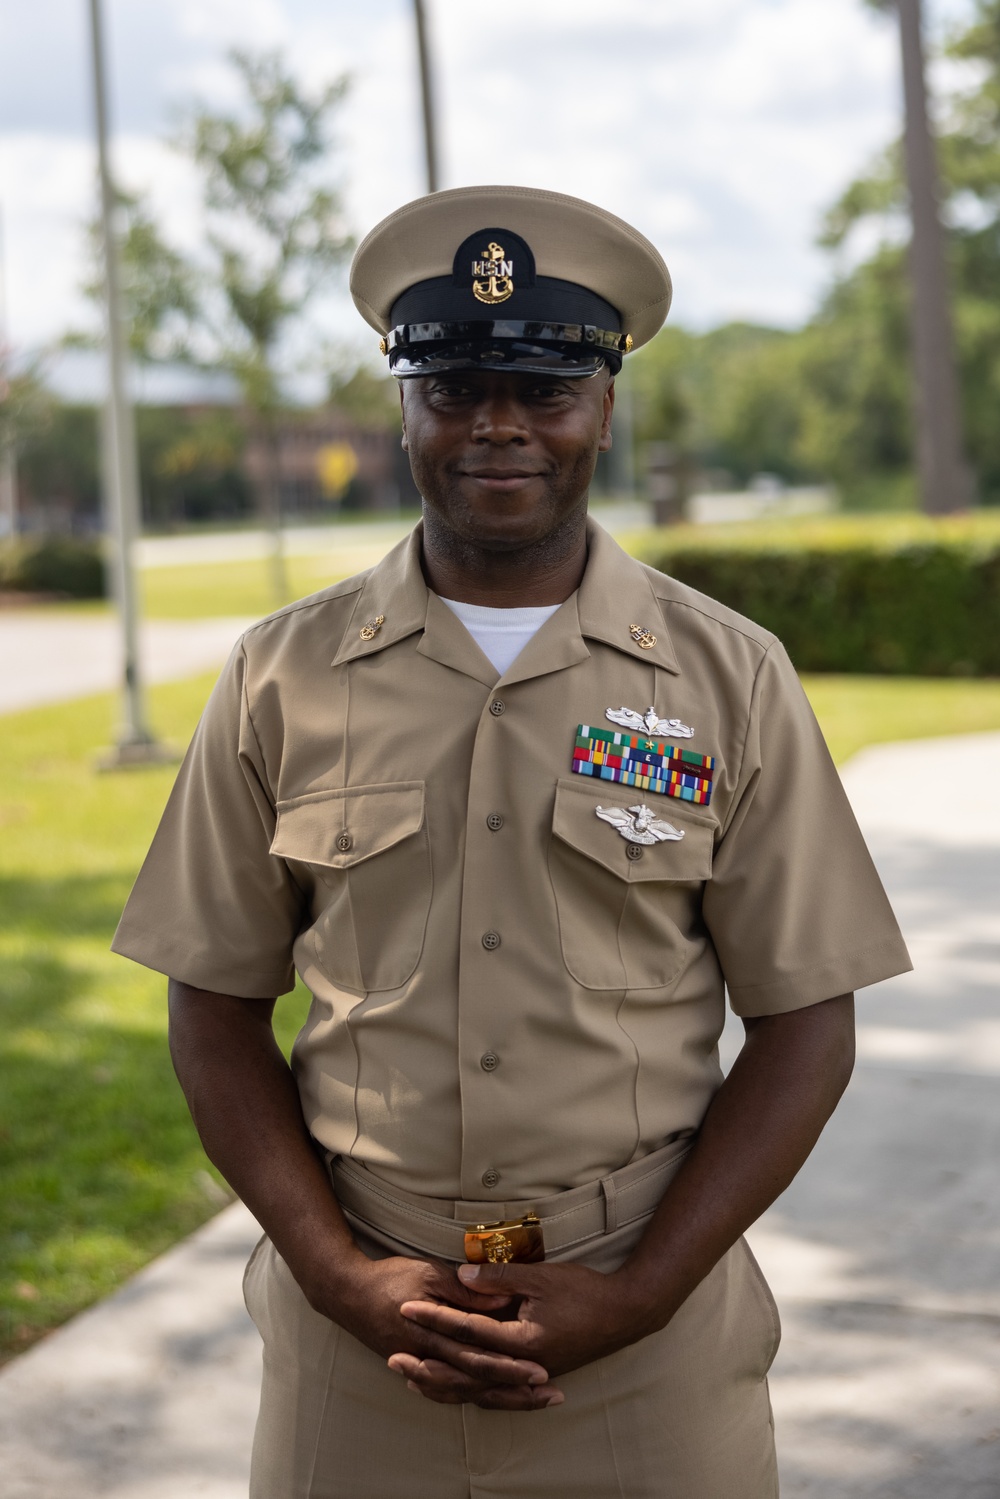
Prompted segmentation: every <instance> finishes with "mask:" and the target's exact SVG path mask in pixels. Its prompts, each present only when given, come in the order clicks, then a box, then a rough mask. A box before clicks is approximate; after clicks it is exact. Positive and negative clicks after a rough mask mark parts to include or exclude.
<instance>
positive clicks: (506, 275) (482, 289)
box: [472, 239, 514, 304]
mask: <svg viewBox="0 0 1000 1499" xmlns="http://www.w3.org/2000/svg"><path fill="white" fill-rule="evenodd" d="M472 276H473V281H472V295H473V296H474V297H475V298H476V301H477V302H486V303H488V304H492V303H496V302H506V300H507V298H508V297H509V296H511V295H512V294H513V291H514V262H513V261H512V260H504V257H503V246H502V245H498V244H497V242H496V240H492V239H491V240H490V242H489V244H488V245H487V246H486V249H485V250H484V251H483V258H482V260H474V261H473V262H472ZM477 278H478V279H477Z"/></svg>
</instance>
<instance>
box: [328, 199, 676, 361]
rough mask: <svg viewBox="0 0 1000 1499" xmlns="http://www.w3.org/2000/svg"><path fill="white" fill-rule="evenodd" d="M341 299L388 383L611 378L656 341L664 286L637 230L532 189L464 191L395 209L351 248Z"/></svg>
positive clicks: (658, 264)
mask: <svg viewBox="0 0 1000 1499" xmlns="http://www.w3.org/2000/svg"><path fill="white" fill-rule="evenodd" d="M351 293H352V295H353V297H354V301H355V304H356V306H357V308H358V310H359V311H360V313H361V314H362V316H363V317H364V318H365V319H366V320H367V322H369V323H370V324H371V325H372V327H373V328H375V329H377V330H378V332H379V333H380V334H381V335H382V336H381V338H380V341H379V347H380V349H381V351H382V353H383V354H384V355H386V356H387V357H388V361H389V371H390V373H391V374H393V375H395V376H396V377H397V378H399V379H403V380H405V379H412V378H414V377H416V376H420V375H432V374H436V373H438V372H441V371H449V370H476V369H487V370H513V371H522V372H524V373H529V374H530V373H536V374H545V375H553V376H557V377H561V378H567V377H570V378H572V377H576V378H580V377H586V376H589V375H594V374H596V373H597V371H598V370H599V369H600V368H601V366H602V365H604V364H607V365H608V366H609V368H610V369H611V372H612V373H613V374H617V372H618V370H619V369H620V368H621V363H622V359H623V357H624V355H625V354H627V353H629V352H630V351H631V350H632V349H633V348H638V347H639V346H640V345H641V344H643V343H646V342H647V341H648V340H649V339H650V338H652V337H653V335H654V334H655V333H656V332H657V331H658V329H659V328H660V327H661V325H662V323H663V320H664V318H665V317H666V315H667V310H668V308H669V306H670V297H671V286H670V276H669V273H668V271H667V268H666V266H665V265H664V263H663V260H662V259H661V257H660V255H659V252H658V251H657V250H656V249H655V247H654V246H653V245H652V244H650V242H649V240H647V239H646V238H645V237H644V236H643V235H642V234H640V233H639V231H638V230H636V229H633V228H632V227H631V225H629V224H626V223H625V221H624V220H622V219H619V218H616V217H615V215H614V214H610V213H608V212H607V211H606V210H605V209H603V208H598V207H597V206H596V205H595V204H593V203H586V202H584V201H583V200H582V199H580V198H571V197H568V196H567V195H566V194H564V193H552V192H545V191H542V190H540V189H537V188H521V187H469V188H456V189H454V190H452V191H449V192H441V193H433V194H431V195H430V196H428V197H425V198H418V199H417V200H416V201H415V202H413V203H408V204H406V205H405V206H404V207H403V208H400V209H398V210H397V211H396V213H394V214H390V216H389V217H388V218H387V219H383V221H382V222H381V223H380V224H378V225H376V227H375V228H374V229H373V230H372V231H371V233H370V234H369V235H368V236H367V237H366V239H365V240H363V242H362V244H361V245H360V246H359V248H358V252H357V254H356V256H355V258H354V264H353V266H352V268H351Z"/></svg>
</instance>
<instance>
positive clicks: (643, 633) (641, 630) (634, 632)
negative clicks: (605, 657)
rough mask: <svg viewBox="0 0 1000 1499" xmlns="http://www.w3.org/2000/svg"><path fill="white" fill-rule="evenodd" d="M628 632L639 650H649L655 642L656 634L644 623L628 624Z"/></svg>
mask: <svg viewBox="0 0 1000 1499" xmlns="http://www.w3.org/2000/svg"><path fill="white" fill-rule="evenodd" d="M628 632H629V634H630V635H631V637H632V639H633V640H634V641H635V643H636V645H637V646H638V647H639V649H640V650H641V651H651V650H652V649H653V646H654V645H655V644H656V636H655V635H653V634H652V633H651V631H649V630H647V629H646V627H645V625H629V627H628Z"/></svg>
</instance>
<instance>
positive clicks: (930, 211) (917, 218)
mask: <svg viewBox="0 0 1000 1499" xmlns="http://www.w3.org/2000/svg"><path fill="white" fill-rule="evenodd" d="M897 5H898V9H899V31H900V40H901V43H902V52H903V95H904V100H905V106H906V126H905V147H906V172H907V179H908V183H909V193H910V216H911V220H912V225H913V233H912V238H911V241H910V282H911V306H912V312H911V323H912V341H913V364H914V387H915V389H914V396H915V401H914V405H915V412H916V435H917V467H918V473H919V478H920V493H921V500H922V505H923V509H924V510H927V511H929V512H932V513H935V512H936V513H943V512H946V511H952V510H964V509H966V508H967V506H968V505H969V504H970V503H971V498H972V483H971V475H970V473H969V471H968V469H967V467H966V464H965V461H964V459H963V456H962V434H961V408H960V401H959V392H958V379H957V376H956V372H955V348H954V334H953V330H952V321H951V305H950V300H949V293H948V266H947V257H946V251H945V237H944V231H943V229H942V226H941V216H940V193H939V188H938V174H937V162H936V159H935V151H934V138H933V135H932V132H931V124H930V120H929V117H928V111H927V87H926V81H925V74H924V49H923V35H922V21H921V0H897Z"/></svg>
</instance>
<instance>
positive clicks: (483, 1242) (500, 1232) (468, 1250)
mask: <svg viewBox="0 0 1000 1499" xmlns="http://www.w3.org/2000/svg"><path fill="white" fill-rule="evenodd" d="M465 1258H466V1259H467V1260H468V1261H469V1263H470V1264H472V1265H486V1264H488V1265H507V1264H510V1262H511V1261H512V1260H517V1261H518V1262H519V1263H521V1264H533V1263H535V1262H536V1261H537V1260H544V1258H545V1242H544V1240H543V1239H542V1225H541V1223H540V1221H539V1219H538V1217H537V1215H536V1214H535V1213H525V1215H524V1217H523V1218H509V1219H506V1220H503V1221H498V1222H496V1223H474V1224H472V1225H470V1227H469V1228H467V1229H466V1230H465Z"/></svg>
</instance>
